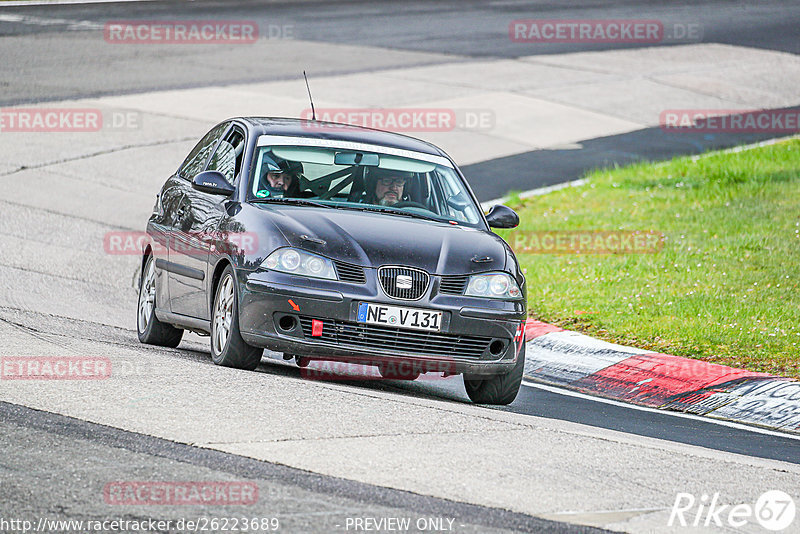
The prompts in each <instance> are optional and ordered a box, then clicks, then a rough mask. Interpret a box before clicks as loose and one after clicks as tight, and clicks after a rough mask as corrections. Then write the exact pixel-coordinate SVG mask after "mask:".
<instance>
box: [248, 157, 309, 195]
mask: <svg viewBox="0 0 800 534" xmlns="http://www.w3.org/2000/svg"><path fill="white" fill-rule="evenodd" d="M262 167H263V168H264V169H266V172H265V173H264V174H263V175H262V176H261V180H260V181H259V184H258V190H257V191H256V196H257V197H259V198H267V197H283V196H287V197H293V196H297V193H298V192H299V185H298V184H299V175H300V174H301V173H302V172H303V164H302V163H300V162H297V161H288V160H285V159H280V158H276V157H274V156H269V155H265V156H264V159H263V161H262Z"/></svg>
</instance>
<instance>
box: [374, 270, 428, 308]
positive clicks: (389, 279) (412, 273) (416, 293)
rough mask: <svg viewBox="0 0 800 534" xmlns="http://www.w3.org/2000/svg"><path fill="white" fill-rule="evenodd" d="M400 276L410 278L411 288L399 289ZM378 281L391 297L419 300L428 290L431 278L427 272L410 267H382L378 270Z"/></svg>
mask: <svg viewBox="0 0 800 534" xmlns="http://www.w3.org/2000/svg"><path fill="white" fill-rule="evenodd" d="M398 276H404V277H410V278H411V287H398V284H397V277H398ZM378 280H380V283H381V287H382V288H383V291H384V292H385V293H386V294H387V295H389V296H390V297H392V298H396V299H403V300H417V299H419V298H422V295H424V294H425V290H426V289H428V282H429V281H430V276H428V273H426V272H425V271H421V270H419V269H411V268H409V267H381V268H380V269H378Z"/></svg>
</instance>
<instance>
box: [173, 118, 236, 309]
mask: <svg viewBox="0 0 800 534" xmlns="http://www.w3.org/2000/svg"><path fill="white" fill-rule="evenodd" d="M229 127H230V122H225V123H222V124H219V125H217V126H216V127H214V128H213V129H212V130H211V131H210V132H208V133H207V134H206V135H205V136H204V137H203V139H201V140H200V142H199V143H198V144H197V145H196V146H195V147H194V149H193V150H192V151H191V152H190V153H189V155H188V156H187V158H186V160H185V161H184V163H183V165H182V166H181V168H180V170H179V171H178V174H177V176H176V179H175V184H176V186H175V191H174V192H173V196H174V198H175V201H174V204H173V205H174V209H175V214H174V217H173V218H172V220H173V227H172V228H171V232H170V246H169V249H168V258H167V260H168V261H167V269H166V270H167V271H168V275H167V286H168V292H169V299H170V311H172V312H173V313H176V314H179V315H185V316H189V317H198V318H204V317H203V314H202V306H201V304H202V301H203V299H204V298H205V291H206V285H207V281H206V276H207V275H206V268H205V263H206V261H207V258H208V252H207V250H204V247H205V245H204V244H203V242H202V237H203V228H204V220H203V215H202V213H201V212H200V211H199V210H198V211H194V212H193V211H192V206H193V205H197V203H193V202H192V197H193V196H195V195H197V194H198V192H197V191H195V190H194V189H192V180H193V179H194V177H195V176H197V175H198V174H200V173H201V172H203V171H204V170H205V169H206V167H207V165H208V162H209V160H210V159H211V155H212V154H213V153H214V151H215V149H216V148H217V145H219V143H220V141H221V140H222V137H223V136H224V135H225V132H226V131H227V130H228V128H229Z"/></svg>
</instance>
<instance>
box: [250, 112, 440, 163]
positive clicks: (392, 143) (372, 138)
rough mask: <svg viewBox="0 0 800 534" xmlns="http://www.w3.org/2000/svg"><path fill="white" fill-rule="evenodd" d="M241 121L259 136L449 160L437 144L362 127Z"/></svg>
mask: <svg viewBox="0 0 800 534" xmlns="http://www.w3.org/2000/svg"><path fill="white" fill-rule="evenodd" d="M237 120H240V121H242V122H244V123H245V124H247V125H248V126H249V127H250V129H251V131H252V132H253V133H255V134H256V135H283V136H290V137H310V138H315V139H332V140H340V141H351V142H356V143H369V144H374V145H381V146H386V147H391V148H400V149H404V150H411V151H414V152H421V153H423V154H432V155H435V156H443V157H446V158H447V157H448V156H447V154H445V153H444V152H443V151H442V150H441V149H439V148H438V147H437V146H436V145H433V144H431V143H428V142H426V141H422V140H420V139H416V138H414V137H409V136H407V135H401V134H397V133H392V132H386V131H383V130H373V129H372V128H363V127H361V126H352V125H349V124H339V123H335V122H323V121H311V120H305V119H290V118H283V117H238V118H237ZM326 126H328V127H326ZM448 159H449V158H448Z"/></svg>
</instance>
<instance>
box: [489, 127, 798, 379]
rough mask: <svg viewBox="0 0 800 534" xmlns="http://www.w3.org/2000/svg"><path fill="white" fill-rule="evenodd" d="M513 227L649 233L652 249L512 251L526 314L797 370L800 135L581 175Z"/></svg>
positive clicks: (509, 234)
mask: <svg viewBox="0 0 800 534" xmlns="http://www.w3.org/2000/svg"><path fill="white" fill-rule="evenodd" d="M587 178H588V183H587V184H586V185H583V186H579V187H571V188H567V189H562V190H560V191H555V192H552V193H548V194H546V195H543V196H538V197H533V198H528V199H520V198H519V196H518V195H515V197H514V198H513V199H512V202H510V204H511V205H512V207H514V208H516V209H518V212H519V214H520V218H521V224H520V226H519V228H517V229H516V230H513V231H505V232H500V233H501V235H503V237H504V238H506V240H507V241H508V242H509V243H512V244H513V243H514V239H515V235H514V232H517V231H554V230H568V231H574V230H581V231H594V230H603V231H611V230H614V231H616V230H623V231H635V230H643V231H644V230H653V231H656V232H661V233H663V234H664V235H665V239H664V242H663V243H664V246H663V248H662V249H661V250H660V251H659V252H656V253H652V254H518V257H519V260H520V262H521V264H522V266H523V268H524V269H525V272H526V276H527V280H528V308H529V310H530V315H531V316H532V317H535V318H537V319H541V320H543V321H548V322H552V323H555V324H558V325H560V326H563V327H565V328H570V329H575V330H579V331H583V332H586V333H589V334H591V335H595V336H598V337H601V338H603V339H606V340H609V341H613V342H617V343H623V344H629V345H634V346H638V347H642V348H645V349H649V350H653V351H656V352H664V353H668V354H675V355H678V356H688V357H693V358H699V359H703V360H706V361H710V362H714V363H721V364H725V365H731V366H734V367H743V368H746V369H751V370H754V371H764V372H769V373H774V374H778V375H784V376H793V377H800V363H799V362H800V357H799V355H800V293H799V292H798V281H800V140H797V139H792V140H790V141H787V142H781V143H778V144H774V145H770V146H765V147H759V148H755V149H749V150H745V151H742V152H738V153H729V154H725V153H712V154H709V155H706V156H703V157H701V158H699V159H697V160H696V161H692V159H691V158H688V157H683V158H677V159H675V160H672V161H669V162H667V163H661V164H638V165H634V166H631V167H625V168H618V169H612V170H602V171H596V172H593V173H590V174H589V175H588V176H587Z"/></svg>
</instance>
